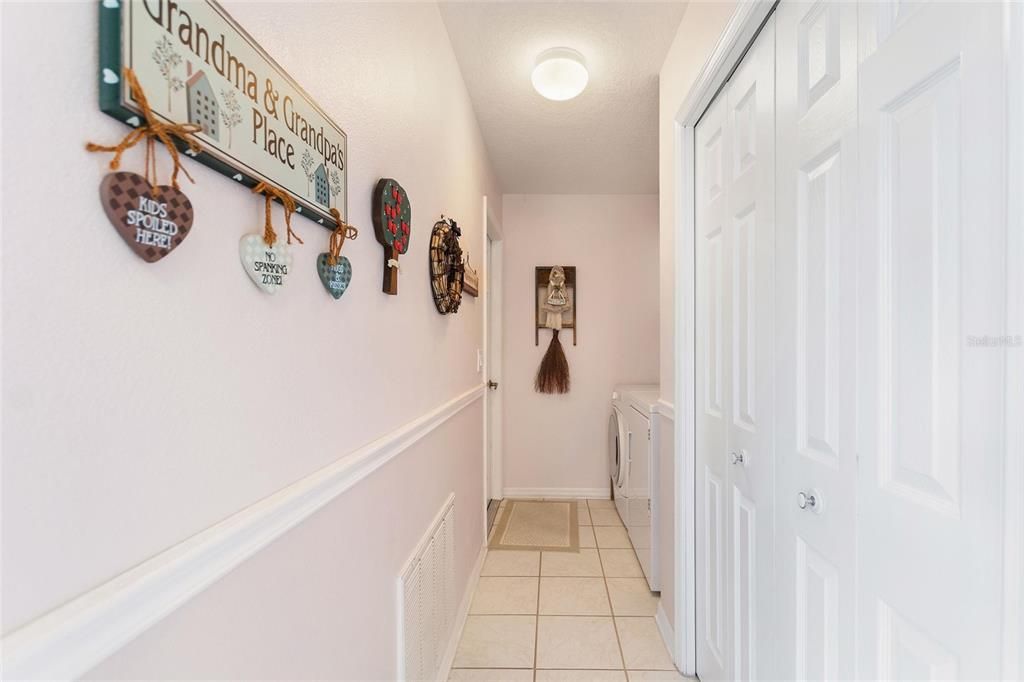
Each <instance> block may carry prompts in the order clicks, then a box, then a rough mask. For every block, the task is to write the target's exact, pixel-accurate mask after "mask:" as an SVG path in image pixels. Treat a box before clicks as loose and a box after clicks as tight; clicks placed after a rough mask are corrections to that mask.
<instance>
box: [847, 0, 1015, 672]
mask: <svg viewBox="0 0 1024 682" xmlns="http://www.w3.org/2000/svg"><path fill="white" fill-rule="evenodd" d="M1002 12H1003V8H1002V7H1001V5H1000V4H997V3H964V4H960V3H949V4H947V3H936V4H929V3H917V4H908V3H884V4H863V5H861V6H860V15H861V17H860V18H861V23H860V29H861V54H860V58H861V63H860V69H859V73H860V160H861V173H862V177H863V178H865V182H863V183H862V192H861V200H860V205H859V215H860V219H859V222H860V226H859V228H858V230H857V234H858V239H859V250H858V273H857V280H858V289H859V299H858V303H859V318H860V329H859V334H858V341H859V344H858V345H859V354H858V357H857V363H856V364H857V369H858V377H859V389H858V392H859V423H858V429H857V444H858V450H859V452H860V457H861V459H860V471H859V479H858V503H857V507H858V510H859V513H860V519H859V527H858V538H857V542H858V552H859V562H858V572H859V591H858V610H859V619H858V647H859V656H858V663H859V668H858V674H859V676H860V677H862V678H871V679H879V680H897V679H899V680H907V679H925V680H940V679H941V680H951V679H960V678H963V679H996V678H998V677H999V676H1000V661H1001V641H1002V635H1001V630H1000V618H1001V606H1002V595H1003V592H1002V589H1003V586H1002V522H1001V520H1002V494H1001V493H1002V475H1001V474H1002V467H1003V463H1004V461H1005V454H1006V452H1005V448H1006V444H1005V442H1003V440H1002V439H1001V437H1000V433H1001V424H1002V418H1003V417H1002V415H1003V413H1004V412H1003V401H1004V394H1003V388H1002V386H1003V381H1004V376H1005V375H1004V372H1005V365H1004V359H1005V349H1002V348H992V347H988V346H984V345H972V341H971V339H972V337H984V336H986V335H988V336H993V337H995V336H999V335H1003V334H1007V333H1008V332H1007V330H1006V318H1005V315H1006V299H1005V296H1006V286H1005V282H1006V270H1005V265H1004V262H1005V258H1004V252H1005V248H1006V236H1007V235H1006V229H1007V228H1006V226H1007V222H1006V215H1005V209H1004V207H1005V206H1006V201H1005V199H1006V197H1005V193H1004V192H1005V190H1004V187H1005V179H1004V178H1005V175H1004V169H1003V150H1004V147H1005V132H1004V131H1005V125H1006V121H1005V119H1004V115H1003V110H1004V109H1003V107H1004V101H1005V100H1004V78H1005V75H1004V74H1005V70H1004V64H1003V61H1002V52H1001V51H1002V49H1003V45H1002ZM869 178H870V181H867V179H869ZM1021 189H1022V188H1019V187H1018V188H1015V190H1014V191H1021Z"/></svg>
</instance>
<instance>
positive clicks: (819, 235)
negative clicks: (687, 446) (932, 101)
mask: <svg viewBox="0 0 1024 682" xmlns="http://www.w3.org/2000/svg"><path fill="white" fill-rule="evenodd" d="M776 21H777V27H776V30H777V41H776V42H777V45H778V50H777V53H776V57H777V72H776V83H777V88H776V97H777V113H776V115H777V133H778V138H777V140H778V149H777V158H778V164H777V168H778V172H777V176H776V183H777V184H776V186H777V195H776V209H777V213H776V219H777V221H776V231H775V244H776V260H775V268H776V280H775V282H776V291H775V293H776V297H775V306H776V325H777V326H776V363H777V374H776V408H775V409H776V413H775V418H776V422H775V423H776V448H775V452H776V477H777V479H776V490H775V508H776V519H775V522H776V545H775V552H776V585H777V593H776V604H777V612H778V630H777V634H776V637H777V640H776V645H777V647H778V662H779V667H778V670H777V673H778V677H779V678H780V679H788V680H835V679H850V678H853V677H854V674H855V665H854V660H855V651H854V632H855V605H856V592H855V590H856V578H855V566H856V546H855V538H856V513H855V501H856V495H855V492H856V491H855V483H856V478H857V453H856V447H855V446H856V442H855V427H856V419H855V407H856V395H855V390H854V389H855V379H856V373H857V371H858V369H857V367H856V364H855V362H854V361H855V353H856V346H855V340H856V327H855V323H856V302H857V288H856V282H855V280H854V275H855V274H856V272H855V267H856V260H855V258H854V255H855V245H856V244H855V241H854V240H855V235H856V229H857V223H856V210H857V205H856V197H857V6H856V5H855V4H854V3H847V2H819V3H815V4H810V3H799V2H784V3H782V4H781V5H780V6H779V7H778V9H777V11H776Z"/></svg>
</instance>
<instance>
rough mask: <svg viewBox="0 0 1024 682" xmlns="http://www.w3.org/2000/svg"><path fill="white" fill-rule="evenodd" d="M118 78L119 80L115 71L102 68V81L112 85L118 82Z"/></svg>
mask: <svg viewBox="0 0 1024 682" xmlns="http://www.w3.org/2000/svg"><path fill="white" fill-rule="evenodd" d="M119 80H121V79H120V78H118V77H117V74H116V73H114V72H113V71H111V70H110V69H107V68H104V69H103V82H104V83H106V84H107V85H113V84H114V83H116V82H118V81H119Z"/></svg>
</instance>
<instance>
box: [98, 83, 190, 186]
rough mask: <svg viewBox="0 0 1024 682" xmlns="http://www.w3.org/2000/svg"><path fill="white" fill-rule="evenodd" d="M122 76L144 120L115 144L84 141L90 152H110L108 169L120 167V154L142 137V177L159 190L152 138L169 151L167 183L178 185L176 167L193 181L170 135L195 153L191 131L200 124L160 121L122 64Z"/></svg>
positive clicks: (154, 143)
mask: <svg viewBox="0 0 1024 682" xmlns="http://www.w3.org/2000/svg"><path fill="white" fill-rule="evenodd" d="M124 79H125V82H127V83H128V88H129V90H130V91H131V95H132V98H133V99H134V100H135V101H136V102H138V104H139V108H140V109H142V116H143V118H145V119H146V122H145V124H143V125H140V126H139V127H138V128H135V129H134V130H132V131H131V132H129V133H128V134H127V135H125V136H124V139H122V140H121V141H120V142H118V143H117V144H116V145H113V146H106V145H100V144H95V143H93V142H87V143H86V145H85V148H86V150H87V151H90V152H114V158H112V159H111V160H110V170H117V169H118V168H120V167H121V156H122V155H123V154H124V152H125V151H127V150H129V149H131V148H132V147H134V146H135V145H136V144H138V143H139V142H141V141H142V140H145V141H146V170H145V171H144V177H145V178H146V181H147V182H148V183H149V184H151V185H153V193H154V194H156V193H158V192H159V191H160V190H159V188H158V187H157V184H156V155H155V153H154V152H155V146H156V141H157V140H159V141H160V142H162V143H163V145H164V146H165V147H166V148H167V152H168V153H169V154H170V155H171V160H172V161H173V162H174V170H173V171H172V172H171V186H172V187H174V189H178V171H181V172H182V173H184V174H185V177H187V178H188V179H189V182H192V183H195V180H194V179H193V178H192V176H191V175H189V173H188V170H187V169H186V168H185V167H184V166H182V165H181V156H180V155H179V154H178V148H177V147H176V146H175V144H174V138H178V139H179V140H181V141H182V142H184V143H185V144H187V145H188V147H189V149H191V150H192V151H193V152H194V153H196V154H198V153H199V152H201V151H202V150H203V148H202V146H201V145H200V144H199V141H198V140H196V139H195V137H193V133H198V132H201V131H202V129H203V127H202V126H201V125H199V124H197V123H164V122H163V121H161V120H160V119H158V118H157V117H156V114H154V113H153V110H152V109H151V108H150V106H149V100H147V99H146V93H144V92H143V91H142V86H141V85H139V80H138V79H137V78H136V77H135V72H134V71H132V70H131V69H129V68H125V70H124Z"/></svg>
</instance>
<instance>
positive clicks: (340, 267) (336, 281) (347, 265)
mask: <svg viewBox="0 0 1024 682" xmlns="http://www.w3.org/2000/svg"><path fill="white" fill-rule="evenodd" d="M330 257H331V254H329V253H321V254H320V256H319V257H318V258H317V259H316V272H317V274H318V275H320V282H322V283H323V285H324V289H327V293H329V294H330V295H331V296H333V297H334V298H335V300H337V299H339V298H341V295H342V294H343V293H345V290H346V289H348V283H349V282H351V281H352V263H351V262H349V260H348V258H345V256H338V262H337V263H336V264H335V265H331V263H330V260H329V259H330Z"/></svg>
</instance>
